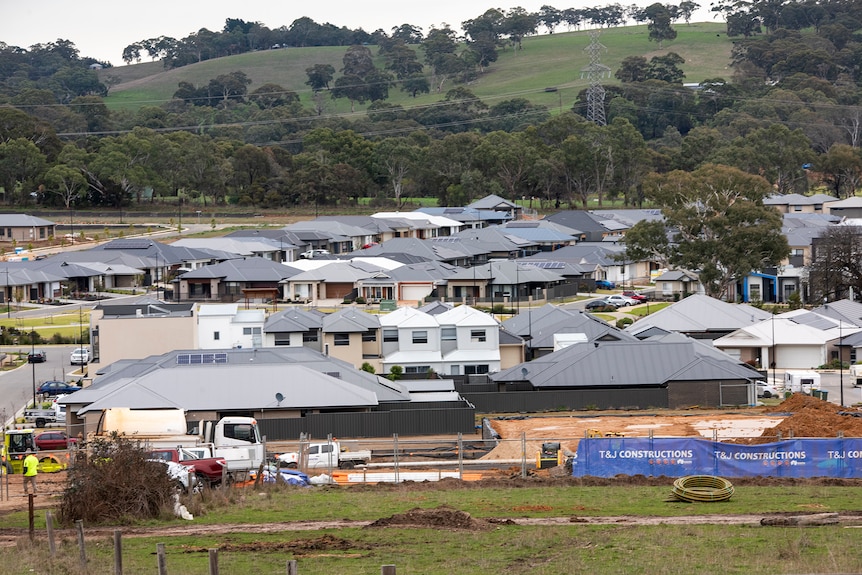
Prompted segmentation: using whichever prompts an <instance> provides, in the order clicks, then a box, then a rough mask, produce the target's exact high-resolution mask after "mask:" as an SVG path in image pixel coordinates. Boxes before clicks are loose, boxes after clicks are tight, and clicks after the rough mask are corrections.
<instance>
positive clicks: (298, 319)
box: [263, 307, 324, 333]
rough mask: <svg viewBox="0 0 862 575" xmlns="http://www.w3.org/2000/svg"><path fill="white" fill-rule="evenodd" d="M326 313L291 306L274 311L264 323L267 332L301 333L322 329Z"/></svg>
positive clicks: (264, 329)
mask: <svg viewBox="0 0 862 575" xmlns="http://www.w3.org/2000/svg"><path fill="white" fill-rule="evenodd" d="M323 317H324V314H323V313H321V312H319V311H306V310H303V309H300V308H298V307H291V308H288V309H286V310H284V311H280V312H278V313H274V314H272V315H271V316H269V317H268V318H266V323H264V325H263V331H264V332H265V333H300V332H305V331H311V330H316V329H320V328H321V326H322V325H323Z"/></svg>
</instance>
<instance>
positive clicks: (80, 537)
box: [75, 519, 87, 572]
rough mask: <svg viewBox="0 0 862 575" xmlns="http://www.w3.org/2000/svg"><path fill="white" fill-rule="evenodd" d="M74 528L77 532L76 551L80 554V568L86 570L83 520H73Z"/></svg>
mask: <svg viewBox="0 0 862 575" xmlns="http://www.w3.org/2000/svg"><path fill="white" fill-rule="evenodd" d="M75 530H76V531H77V532H78V551H79V552H80V555H81V568H82V569H83V570H84V572H86V571H87V547H86V546H85V545H84V520H83V519H76V520H75Z"/></svg>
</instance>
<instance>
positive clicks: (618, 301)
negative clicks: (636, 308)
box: [605, 293, 640, 307]
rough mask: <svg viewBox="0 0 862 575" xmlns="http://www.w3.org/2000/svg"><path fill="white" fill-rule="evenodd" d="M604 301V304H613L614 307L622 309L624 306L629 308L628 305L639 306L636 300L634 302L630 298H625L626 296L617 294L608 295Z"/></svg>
mask: <svg viewBox="0 0 862 575" xmlns="http://www.w3.org/2000/svg"><path fill="white" fill-rule="evenodd" d="M605 301H606V302H610V303H612V304H614V305H615V306H617V307H624V306H629V305H637V304H639V303H640V302H639V301H637V300H634V299H632V298H630V297H626V296H624V295H622V294H618V293H615V294H613V295H609V296H608V297H606V298H605Z"/></svg>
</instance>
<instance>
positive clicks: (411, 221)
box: [371, 211, 463, 240]
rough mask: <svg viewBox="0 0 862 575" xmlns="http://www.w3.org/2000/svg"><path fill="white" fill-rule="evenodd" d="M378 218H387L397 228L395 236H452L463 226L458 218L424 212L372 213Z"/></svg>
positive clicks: (424, 238)
mask: <svg viewBox="0 0 862 575" xmlns="http://www.w3.org/2000/svg"><path fill="white" fill-rule="evenodd" d="M371 217H372V218H374V219H376V220H386V223H387V224H388V225H389V226H390V227H391V228H392V229H393V230H395V237H401V238H405V237H407V238H418V239H423V240H428V239H432V238H439V237H445V236H451V235H452V234H454V233H455V232H457V231H458V230H460V229H461V228H462V227H463V224H462V223H461V222H459V221H458V220H453V219H451V218H447V217H446V216H439V215H433V214H427V213H424V212H417V211H414V212H377V213H376V214H372V215H371Z"/></svg>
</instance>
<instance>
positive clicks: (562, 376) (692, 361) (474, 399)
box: [462, 334, 763, 412]
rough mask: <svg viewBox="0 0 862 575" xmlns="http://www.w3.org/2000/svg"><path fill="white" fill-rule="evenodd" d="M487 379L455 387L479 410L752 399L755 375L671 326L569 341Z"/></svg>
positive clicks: (743, 401)
mask: <svg viewBox="0 0 862 575" xmlns="http://www.w3.org/2000/svg"><path fill="white" fill-rule="evenodd" d="M490 379H491V382H492V384H491V386H496V390H493V391H492V389H493V387H489V391H476V392H469V393H467V392H465V391H462V395H464V397H465V398H467V399H468V400H469V401H470V402H471V403H473V404H474V405H476V408H477V410H479V411H488V412H497V411H504V412H509V411H512V412H534V411H543V410H548V409H568V410H577V409H645V408H671V409H675V408H682V407H688V406H691V405H699V406H704V407H720V406H729V405H753V404H754V403H755V402H756V399H757V396H756V390H755V385H754V383H755V382H756V381H757V380H760V379H763V377H762V376H761V375H760V374H759V373H758V372H757V371H755V370H753V369H751V368H749V367H748V366H746V365H743V364H740V362H739V361H737V360H735V359H733V358H731V357H729V356H727V355H726V354H724V353H722V352H720V351H718V350H716V349H715V348H713V347H712V346H710V345H709V344H708V343H703V342H700V341H698V340H693V339H690V338H687V337H685V336H683V335H679V334H671V335H667V336H664V337H661V338H655V339H651V340H646V341H637V340H635V341H616V342H611V341H603V342H593V343H579V344H575V345H569V346H566V347H562V348H561V349H559V350H558V351H555V352H553V353H550V354H548V355H545V356H542V357H538V358H536V359H534V360H532V361H530V362H527V363H523V364H521V365H517V366H515V367H513V368H511V369H508V370H505V371H501V372H500V373H496V374H492V375H491V376H490ZM501 389H502V391H500V390H501Z"/></svg>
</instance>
